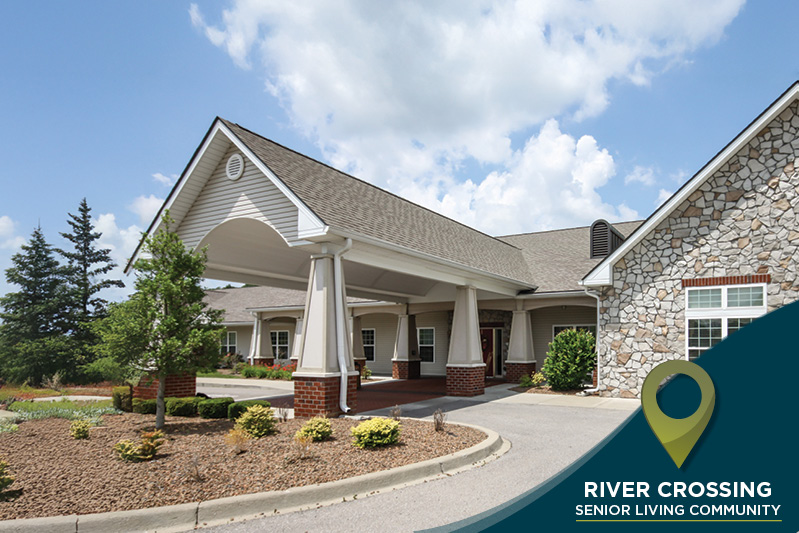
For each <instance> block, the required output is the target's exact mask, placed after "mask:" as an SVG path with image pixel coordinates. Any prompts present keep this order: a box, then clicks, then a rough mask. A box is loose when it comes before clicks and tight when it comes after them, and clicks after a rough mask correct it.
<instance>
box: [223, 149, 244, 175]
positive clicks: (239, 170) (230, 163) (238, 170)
mask: <svg viewBox="0 0 799 533" xmlns="http://www.w3.org/2000/svg"><path fill="white" fill-rule="evenodd" d="M243 173H244V159H243V158H242V157H241V154H233V155H232V156H230V158H229V159H228V160H227V165H225V174H226V175H227V177H228V179H230V180H231V181H236V180H237V179H239V178H240V177H241V175H242V174H243Z"/></svg>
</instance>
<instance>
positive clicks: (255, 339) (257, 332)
mask: <svg viewBox="0 0 799 533" xmlns="http://www.w3.org/2000/svg"><path fill="white" fill-rule="evenodd" d="M260 341H261V314H260V313H255V318H254V319H253V322H252V342H250V355H249V359H250V364H251V365H252V364H255V357H256V356H257V355H258V353H259V347H258V344H259V342H260Z"/></svg>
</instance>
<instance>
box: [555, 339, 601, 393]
mask: <svg viewBox="0 0 799 533" xmlns="http://www.w3.org/2000/svg"><path fill="white" fill-rule="evenodd" d="M595 366H596V340H595V339H594V335H593V334H592V333H591V332H590V331H586V330H583V329H578V330H573V329H567V330H564V331H561V332H560V333H558V335H557V336H556V337H555V338H554V339H553V340H552V342H551V343H549V352H548V353H547V358H546V361H544V368H543V369H542V371H543V373H544V375H545V376H546V379H547V382H548V383H549V384H550V386H551V387H552V388H553V389H554V390H569V389H577V388H579V387H581V386H582V384H583V381H585V380H586V378H587V377H588V374H589V373H590V372H591V371H592V370H593V369H594V367H595Z"/></svg>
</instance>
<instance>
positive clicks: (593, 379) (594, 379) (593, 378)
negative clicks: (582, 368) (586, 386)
mask: <svg viewBox="0 0 799 533" xmlns="http://www.w3.org/2000/svg"><path fill="white" fill-rule="evenodd" d="M591 379H592V382H593V384H594V388H596V387H597V384H598V382H597V369H596V367H595V368H594V371H593V372H591Z"/></svg>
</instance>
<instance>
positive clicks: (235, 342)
mask: <svg viewBox="0 0 799 533" xmlns="http://www.w3.org/2000/svg"><path fill="white" fill-rule="evenodd" d="M231 334H232V335H233V344H230V335H231ZM223 346H227V347H228V349H227V350H224V352H225V353H223V354H222V355H227V354H229V353H234V354H235V353H239V336H238V335H237V334H236V332H235V331H226V332H225V343H224V344H223ZM231 346H233V351H230V347H231ZM220 348H221V347H220Z"/></svg>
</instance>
